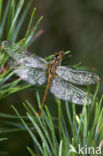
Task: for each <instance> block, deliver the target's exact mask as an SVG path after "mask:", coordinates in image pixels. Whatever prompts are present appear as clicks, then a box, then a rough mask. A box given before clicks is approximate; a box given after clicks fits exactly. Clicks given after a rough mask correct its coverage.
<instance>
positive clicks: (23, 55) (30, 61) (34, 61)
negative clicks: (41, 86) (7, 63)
mask: <svg viewBox="0 0 103 156" xmlns="http://www.w3.org/2000/svg"><path fill="white" fill-rule="evenodd" d="M2 46H3V48H4V50H5V51H6V52H7V53H8V54H9V56H11V57H12V58H13V59H15V60H16V61H17V62H18V63H20V64H24V65H25V66H29V67H32V68H41V69H44V70H47V65H48V62H47V61H45V60H44V59H42V58H41V57H39V56H37V55H36V54H33V55H32V54H31V53H30V52H28V51H26V50H24V49H22V48H21V47H19V46H18V45H17V44H15V43H13V42H10V41H3V42H2Z"/></svg>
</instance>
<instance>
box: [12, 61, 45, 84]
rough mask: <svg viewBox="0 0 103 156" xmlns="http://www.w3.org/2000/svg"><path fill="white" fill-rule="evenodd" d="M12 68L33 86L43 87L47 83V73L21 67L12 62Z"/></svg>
mask: <svg viewBox="0 0 103 156" xmlns="http://www.w3.org/2000/svg"><path fill="white" fill-rule="evenodd" d="M12 68H13V71H14V73H15V74H16V75H17V76H19V77H20V78H21V79H23V80H25V81H27V82H28V83H31V84H36V85H43V84H45V83H46V82H47V77H46V73H45V71H43V70H41V69H34V68H32V67H27V66H25V65H20V64H17V63H15V62H14V64H13V62H12Z"/></svg>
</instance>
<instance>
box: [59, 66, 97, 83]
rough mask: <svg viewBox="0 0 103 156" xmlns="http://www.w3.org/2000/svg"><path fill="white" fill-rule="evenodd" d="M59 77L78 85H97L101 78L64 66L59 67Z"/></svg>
mask: <svg viewBox="0 0 103 156" xmlns="http://www.w3.org/2000/svg"><path fill="white" fill-rule="evenodd" d="M56 73H57V75H59V76H60V77H61V78H63V79H64V80H66V81H69V82H70V83H73V84H76V85H89V84H95V83H96V82H98V81H99V76H98V75H97V74H95V73H92V72H87V71H80V70H74V69H72V68H67V67H64V66H59V67H58V68H57V70H56Z"/></svg>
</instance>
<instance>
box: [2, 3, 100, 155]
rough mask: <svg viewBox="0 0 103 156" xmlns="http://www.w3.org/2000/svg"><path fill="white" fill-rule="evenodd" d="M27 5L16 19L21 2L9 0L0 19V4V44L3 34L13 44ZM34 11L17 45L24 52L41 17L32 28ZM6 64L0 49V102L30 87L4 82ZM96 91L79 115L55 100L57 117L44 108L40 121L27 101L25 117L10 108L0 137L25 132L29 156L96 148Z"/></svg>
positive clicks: (9, 72) (7, 76)
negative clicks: (28, 142)
mask: <svg viewBox="0 0 103 156" xmlns="http://www.w3.org/2000/svg"><path fill="white" fill-rule="evenodd" d="M31 2H32V1H28V5H27V6H26V8H25V9H24V11H23V13H22V15H21V16H20V12H21V9H22V7H23V3H24V1H23V0H19V2H18V4H16V1H15V0H12V1H11V0H9V1H8V3H7V5H6V8H5V11H4V12H3V18H2V3H3V1H2V0H0V22H1V25H0V42H1V41H2V40H3V34H4V31H5V32H6V39H8V40H11V41H15V42H16V41H17V37H18V34H19V32H20V28H21V26H22V24H23V21H24V18H25V17H26V14H27V12H28V9H29V8H30V5H31ZM35 11H36V9H35V8H34V10H33V12H32V15H31V20H30V21H29V24H28V29H27V32H26V33H25V36H24V37H23V39H22V40H21V41H19V42H18V43H17V44H19V45H21V47H23V48H27V47H28V46H30V44H31V43H33V41H34V35H35V34H36V32H37V28H38V25H39V24H40V21H41V20H42V18H43V17H42V16H41V17H40V18H39V19H38V21H37V23H36V24H35V25H34V26H33V28H32V22H33V21H32V19H33V17H34V14H35ZM18 18H19V20H18ZM14 34H15V35H14ZM68 53H69V51H68V52H65V54H68ZM52 58H53V55H51V56H49V57H47V58H46V60H51V59H52ZM7 60H8V56H7V54H6V53H4V52H3V51H2V48H0V69H1V71H0V100H2V99H5V98H6V97H7V96H10V95H11V94H13V93H16V92H19V91H21V90H24V89H27V88H29V87H31V86H32V85H28V84H21V83H20V82H21V80H20V79H16V80H14V81H12V82H9V81H8V80H10V78H11V77H12V76H13V72H12V70H11V68H9V69H8V68H7V66H6V63H7ZM98 89H99V84H98V85H97V87H96V91H95V93H94V95H93V98H92V99H93V102H92V104H91V105H90V106H87V107H86V106H83V108H82V111H80V113H79V112H78V111H77V108H76V105H74V104H72V105H70V103H68V102H65V105H64V103H63V102H62V101H60V100H59V99H57V98H56V99H55V100H56V103H57V105H58V115H56V116H55V117H53V116H52V115H51V113H50V111H49V109H48V107H47V106H45V110H41V111H42V115H41V117H37V116H36V115H37V112H36V110H35V108H34V107H33V106H32V105H31V104H30V103H29V102H28V101H25V103H23V106H24V108H25V109H26V116H22V115H20V114H19V112H18V110H17V109H16V107H14V106H12V108H13V109H14V111H15V113H16V115H10V114H3V113H0V117H1V118H5V119H6V121H4V122H1V123H2V124H4V125H6V127H5V128H0V134H5V133H13V132H17V131H23V132H24V133H25V132H26V131H27V132H28V133H29V135H30V136H31V138H32V142H33V145H34V146H33V148H31V147H27V150H28V151H29V153H30V154H31V155H32V156H35V155H36V156H37V155H44V156H52V155H55V156H57V155H58V156H62V155H66V156H70V155H73V156H75V155H76V154H75V153H69V150H70V146H71V145H72V147H74V149H76V150H77V147H78V144H80V145H81V146H83V147H85V145H88V146H89V147H98V146H99V145H100V143H101V141H102V140H103V131H102V128H103V123H102V119H103V108H102V100H103V97H101V99H100V101H99V100H98V98H97V93H98ZM90 94H91V93H90ZM36 97H37V101H38V106H39V107H40V105H41V103H40V101H41V99H40V95H39V93H38V92H36ZM63 105H64V107H63ZM31 110H32V111H31ZM63 110H64V111H63ZM12 119H13V121H12ZM3 140H6V138H1V139H0V141H3Z"/></svg>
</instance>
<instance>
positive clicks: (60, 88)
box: [50, 76, 91, 105]
mask: <svg viewBox="0 0 103 156" xmlns="http://www.w3.org/2000/svg"><path fill="white" fill-rule="evenodd" d="M50 91H51V93H53V94H54V95H55V96H56V97H58V98H59V99H61V100H64V101H70V102H73V103H75V104H79V105H83V104H85V105H89V104H91V98H90V97H89V96H88V94H86V93H85V92H83V91H82V90H80V89H78V88H77V87H74V86H73V85H72V84H70V83H68V82H66V81H65V80H63V79H61V78H60V77H59V76H57V77H56V78H55V79H54V80H53V82H52V85H51V88H50Z"/></svg>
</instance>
